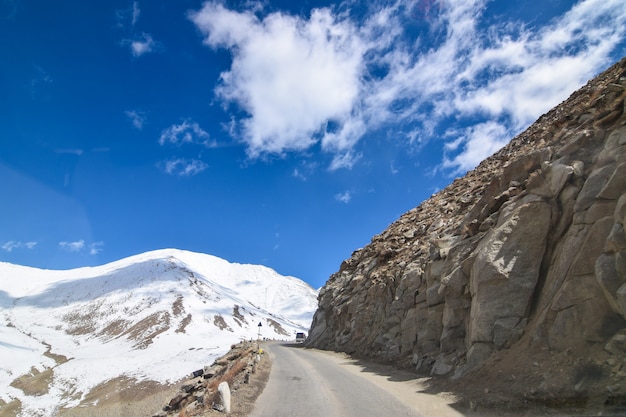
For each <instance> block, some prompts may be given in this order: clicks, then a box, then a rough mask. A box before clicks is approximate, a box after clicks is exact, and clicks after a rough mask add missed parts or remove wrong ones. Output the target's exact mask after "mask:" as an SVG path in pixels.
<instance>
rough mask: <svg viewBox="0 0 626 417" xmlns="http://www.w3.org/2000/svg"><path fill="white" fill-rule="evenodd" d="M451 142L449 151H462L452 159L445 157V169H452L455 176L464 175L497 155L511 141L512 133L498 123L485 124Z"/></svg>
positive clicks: (469, 128) (467, 130) (468, 130)
mask: <svg viewBox="0 0 626 417" xmlns="http://www.w3.org/2000/svg"><path fill="white" fill-rule="evenodd" d="M452 136H456V139H455V140H453V141H452V142H449V143H448V144H447V146H446V147H445V149H446V150H448V151H456V150H458V149H459V148H460V149H461V151H460V152H459V153H458V154H457V155H456V156H454V157H453V158H452V159H448V157H447V155H446V156H445V157H444V161H443V164H442V167H443V168H446V169H451V170H452V171H453V172H452V173H453V174H460V173H464V172H466V171H468V170H470V169H473V168H474V167H476V166H477V165H478V164H479V163H480V162H481V161H482V160H483V159H485V157H487V156H489V155H491V154H493V153H495V152H496V151H498V149H500V148H502V147H503V146H504V145H506V144H507V142H508V141H509V140H510V139H511V136H512V135H511V132H510V131H508V130H507V129H506V127H505V126H503V125H501V124H499V123H497V122H485V123H481V124H478V125H474V126H471V127H468V128H467V129H465V131H464V132H463V133H462V134H461V135H452Z"/></svg>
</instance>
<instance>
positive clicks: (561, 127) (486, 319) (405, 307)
mask: <svg viewBox="0 0 626 417" xmlns="http://www.w3.org/2000/svg"><path fill="white" fill-rule="evenodd" d="M625 97H626V59H622V61H621V62H619V63H617V64H615V65H613V66H612V67H610V68H609V69H608V70H606V71H605V72H604V73H602V74H601V75H599V76H598V77H596V78H595V79H593V80H592V81H590V82H588V83H587V85H585V86H584V87H582V88H581V89H580V90H578V91H577V92H575V93H574V94H572V95H571V97H570V98H569V99H567V100H566V101H565V102H563V103H562V104H560V105H559V106H557V107H556V108H554V109H553V110H551V111H550V112H548V113H546V114H545V115H543V116H542V117H540V118H539V119H538V120H537V122H536V123H534V124H533V125H532V126H531V127H529V128H528V129H527V130H526V131H525V132H523V133H521V134H520V135H518V136H517V137H515V138H514V139H513V140H512V141H511V142H510V143H509V144H508V145H507V146H505V147H504V148H503V149H501V150H500V151H499V152H497V153H496V154H494V155H493V156H491V157H490V158H488V159H486V160H485V161H483V162H482V163H481V164H480V165H479V166H478V167H477V168H476V169H474V170H473V171H470V172H468V173H467V174H466V175H465V176H464V177H463V178H459V179H456V180H455V181H454V182H453V183H452V184H450V185H449V186H448V187H447V188H445V189H444V190H442V191H440V192H438V193H437V194H435V195H433V196H432V197H431V198H429V199H428V200H426V201H424V202H423V203H422V204H421V205H420V206H418V207H416V208H415V209H413V210H410V211H409V212H407V213H405V214H404V215H402V216H401V217H400V218H399V219H398V220H397V221H396V222H394V223H393V224H391V225H390V226H389V227H388V228H387V229H386V230H385V231H384V232H382V233H381V234H380V235H377V236H375V237H374V238H373V239H372V241H371V243H370V244H368V245H367V246H365V247H364V248H361V249H358V250H356V251H355V252H354V253H353V254H352V256H351V257H350V258H349V259H347V260H346V261H344V262H343V263H342V265H341V267H340V269H339V271H338V272H336V273H334V274H333V275H332V276H331V277H330V279H329V280H328V282H327V283H326V285H325V286H324V287H323V289H322V290H321V292H320V294H319V308H318V311H317V313H316V314H315V317H314V320H313V324H312V327H311V332H310V336H309V339H308V340H307V342H306V344H307V346H311V347H318V348H322V349H330V350H336V351H343V352H347V353H349V354H352V355H354V356H356V357H362V358H369V359H375V360H378V361H384V362H387V363H392V364H395V365H397V366H399V367H402V368H409V369H413V370H415V371H417V372H418V373H420V374H427V375H432V376H437V377H438V378H434V379H433V380H432V383H431V384H432V385H431V386H432V389H434V390H436V389H443V387H444V386H445V389H446V390H451V391H452V392H454V393H455V394H457V395H459V396H460V398H462V402H463V403H465V404H466V405H471V406H472V407H477V406H481V404H482V405H494V404H500V405H506V406H507V407H526V406H528V405H529V404H534V405H537V404H540V405H547V406H550V407H573V408H577V409H603V408H604V409H607V410H608V409H613V410H615V409H619V408H620V407H622V406H624V405H626V234H625V233H624V224H626V115H625V114H624V98H625ZM438 387H439V388H438ZM622 410H626V409H622Z"/></svg>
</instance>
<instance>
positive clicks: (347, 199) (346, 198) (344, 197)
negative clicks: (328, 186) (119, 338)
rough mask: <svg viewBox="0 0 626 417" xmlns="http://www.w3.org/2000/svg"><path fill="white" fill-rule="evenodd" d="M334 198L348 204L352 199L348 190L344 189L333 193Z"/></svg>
mask: <svg viewBox="0 0 626 417" xmlns="http://www.w3.org/2000/svg"><path fill="white" fill-rule="evenodd" d="M335 200H337V201H339V202H341V203H344V204H348V203H349V202H350V200H352V193H350V191H344V192H343V193H338V194H335Z"/></svg>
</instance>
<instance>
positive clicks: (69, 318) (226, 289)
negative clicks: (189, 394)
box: [0, 249, 317, 416]
mask: <svg viewBox="0 0 626 417" xmlns="http://www.w3.org/2000/svg"><path fill="white" fill-rule="evenodd" d="M316 299H317V293H316V291H315V290H313V289H312V288H311V287H310V286H308V285H307V284H306V283H304V282H302V281H301V280H298V279H297V278H294V277H285V276H281V275H279V274H278V273H277V272H275V271H274V270H272V269H270V268H267V267H264V266H259V265H242V264H235V263H229V262H227V261H225V260H223V259H220V258H217V257H214V256H211V255H205V254H199V253H193V252H187V251H181V250H175V249H165V250H158V251H152V252H147V253H143V254H140V255H136V256H132V257H129V258H126V259H122V260H120V261H116V262H112V263H109V264H106V265H102V266H98V267H90V268H78V269H73V270H67V271H48V270H41V269H36V268H29V267H23V266H18V265H12V264H7V263H0V323H2V324H3V326H2V327H1V328H0V385H1V386H2V387H4V388H5V389H4V390H2V393H0V400H1V401H4V402H5V403H9V404H10V403H12V402H18V403H20V404H21V409H22V414H23V415H41V416H47V415H52V414H50V413H52V411H49V410H54V409H55V407H58V406H61V407H71V406H75V405H78V404H79V403H80V402H81V401H82V400H83V399H84V398H85V397H86V395H87V394H88V393H89V392H90V391H91V390H92V389H93V388H94V387H96V386H97V385H98V384H101V383H103V382H105V381H109V380H112V379H115V378H120V377H126V378H134V379H136V380H138V381H141V380H151V381H157V382H160V383H168V382H173V381H176V380H178V379H180V378H181V377H183V376H184V374H186V373H187V372H188V371H189V370H193V369H196V368H198V367H202V366H203V365H206V364H210V363H211V362H212V361H213V360H214V359H215V358H216V357H218V356H220V355H221V354H223V353H224V352H225V351H226V350H227V349H228V348H229V347H230V345H231V344H233V343H235V342H238V341H240V340H241V339H256V338H257V337H258V336H259V335H260V336H261V337H267V338H277V339H292V338H293V337H294V334H295V332H297V331H308V328H309V325H310V323H311V319H312V316H313V313H314V311H315V309H316V306H317V302H316ZM259 324H260V325H261V326H259ZM42 372H47V373H49V374H50V376H49V378H48V379H47V381H48V383H47V384H45V387H40V388H39V389H33V388H32V387H31V386H32V385H40V384H30V383H29V382H32V380H33V379H34V376H35V375H39V374H41V373H42ZM46 410H48V411H46Z"/></svg>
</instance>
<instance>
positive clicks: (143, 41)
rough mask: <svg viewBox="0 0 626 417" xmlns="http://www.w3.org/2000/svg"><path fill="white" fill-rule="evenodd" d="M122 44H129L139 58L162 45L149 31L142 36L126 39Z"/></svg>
mask: <svg viewBox="0 0 626 417" xmlns="http://www.w3.org/2000/svg"><path fill="white" fill-rule="evenodd" d="M122 45H126V46H128V47H129V49H130V52H131V53H132V54H133V56H134V57H137V58H138V57H140V56H142V55H145V54H147V53H150V52H154V51H156V50H157V49H158V48H159V46H160V45H159V43H158V42H156V41H155V40H154V39H153V38H152V36H151V35H149V34H147V33H142V34H141V36H137V37H135V38H134V39H124V40H123V41H122Z"/></svg>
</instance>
